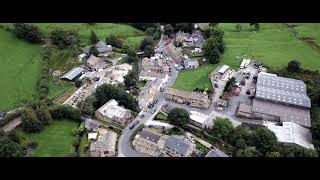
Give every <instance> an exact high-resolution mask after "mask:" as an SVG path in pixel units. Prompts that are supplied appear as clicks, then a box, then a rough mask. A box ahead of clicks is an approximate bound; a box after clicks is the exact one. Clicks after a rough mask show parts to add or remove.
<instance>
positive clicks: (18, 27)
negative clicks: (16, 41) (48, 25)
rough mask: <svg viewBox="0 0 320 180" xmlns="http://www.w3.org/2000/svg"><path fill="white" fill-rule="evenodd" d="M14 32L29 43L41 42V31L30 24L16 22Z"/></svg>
mask: <svg viewBox="0 0 320 180" xmlns="http://www.w3.org/2000/svg"><path fill="white" fill-rule="evenodd" d="M14 28H15V29H14V32H15V34H16V36H17V37H18V38H21V39H25V40H27V41H29V42H31V43H40V42H42V36H43V35H42V33H41V32H40V30H39V28H38V27H37V26H35V25H32V24H24V23H16V24H14Z"/></svg>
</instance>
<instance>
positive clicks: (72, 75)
mask: <svg viewBox="0 0 320 180" xmlns="http://www.w3.org/2000/svg"><path fill="white" fill-rule="evenodd" d="M83 71H84V69H83V68H81V67H75V68H73V69H72V70H70V71H69V72H67V73H66V74H65V75H63V76H62V77H61V79H67V80H70V81H73V80H74V79H76V78H77V77H79V76H80V75H81V73H82V72H83Z"/></svg>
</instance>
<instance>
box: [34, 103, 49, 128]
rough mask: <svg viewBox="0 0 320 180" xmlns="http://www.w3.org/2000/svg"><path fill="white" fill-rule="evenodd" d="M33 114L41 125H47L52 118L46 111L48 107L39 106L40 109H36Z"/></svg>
mask: <svg viewBox="0 0 320 180" xmlns="http://www.w3.org/2000/svg"><path fill="white" fill-rule="evenodd" d="M35 112H36V114H37V117H38V119H39V121H40V122H41V123H42V124H43V125H48V124H49V123H50V122H51V121H52V117H51V114H50V112H49V110H48V107H46V106H41V107H39V108H37V109H36V111H35Z"/></svg>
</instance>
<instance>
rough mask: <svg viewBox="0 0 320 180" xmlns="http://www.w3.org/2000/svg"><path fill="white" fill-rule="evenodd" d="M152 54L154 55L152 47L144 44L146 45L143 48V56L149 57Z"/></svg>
mask: <svg viewBox="0 0 320 180" xmlns="http://www.w3.org/2000/svg"><path fill="white" fill-rule="evenodd" d="M153 55H154V48H153V46H151V45H148V46H146V47H145V48H144V53H143V56H144V57H149V58H150V57H151V56H153Z"/></svg>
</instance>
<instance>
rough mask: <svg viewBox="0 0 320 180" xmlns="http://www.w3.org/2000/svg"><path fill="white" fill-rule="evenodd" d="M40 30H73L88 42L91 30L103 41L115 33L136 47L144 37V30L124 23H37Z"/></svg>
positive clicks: (45, 31)
mask: <svg viewBox="0 0 320 180" xmlns="http://www.w3.org/2000/svg"><path fill="white" fill-rule="evenodd" d="M36 25H37V26H38V27H39V28H40V29H41V31H42V32H44V33H45V34H46V35H49V34H50V32H51V31H53V30H55V29H57V28H61V29H65V30H75V31H77V32H78V34H79V36H80V39H81V40H82V41H83V42H85V43H89V38H90V33H91V30H94V32H95V33H96V34H97V36H98V37H99V38H100V40H103V41H105V40H106V37H107V36H109V35H111V34H115V35H117V36H119V37H120V38H121V39H122V40H123V41H124V42H125V43H127V44H128V45H129V46H130V47H135V48H136V47H138V46H139V45H140V42H141V41H142V40H143V38H144V32H142V31H140V30H138V29H136V28H134V27H132V26H129V25H126V24H114V23H96V24H94V25H89V24H87V23H37V24H36Z"/></svg>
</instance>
